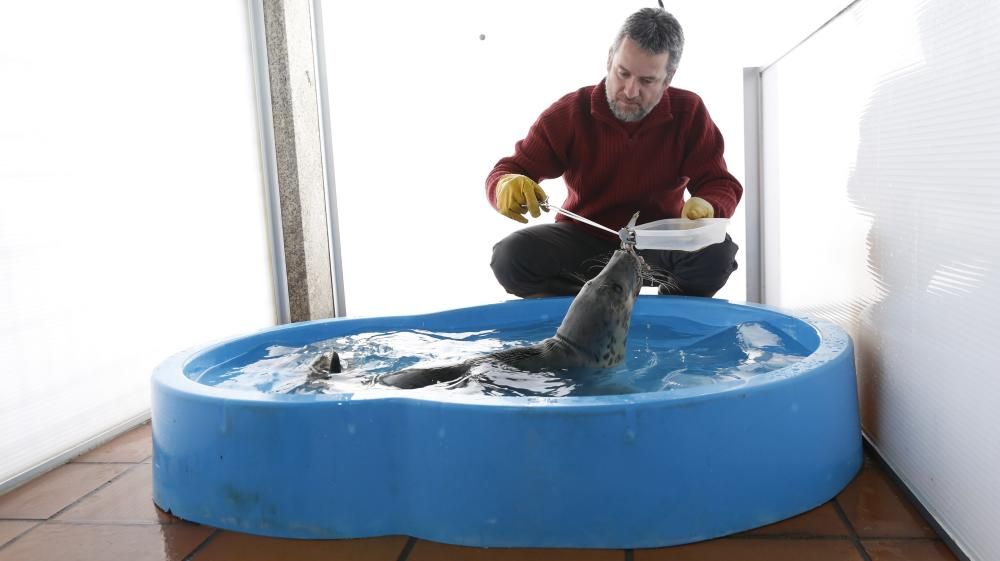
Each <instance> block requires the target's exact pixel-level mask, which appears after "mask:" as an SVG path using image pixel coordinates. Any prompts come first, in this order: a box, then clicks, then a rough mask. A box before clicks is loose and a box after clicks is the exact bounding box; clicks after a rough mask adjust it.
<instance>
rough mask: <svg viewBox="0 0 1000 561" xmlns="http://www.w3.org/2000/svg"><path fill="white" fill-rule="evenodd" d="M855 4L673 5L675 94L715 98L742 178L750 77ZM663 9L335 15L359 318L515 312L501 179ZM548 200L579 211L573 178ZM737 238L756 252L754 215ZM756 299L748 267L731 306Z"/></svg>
mask: <svg viewBox="0 0 1000 561" xmlns="http://www.w3.org/2000/svg"><path fill="white" fill-rule="evenodd" d="M843 4H844V1H843V0H836V1H832V0H824V1H822V2H819V1H818V2H812V3H803V2H792V1H787V0H785V1H779V0H771V1H766V2H759V3H753V4H750V3H746V2H739V1H735V0H726V1H724V2H723V1H720V2H711V3H677V4H675V5H671V6H670V7H669V8H670V9H671V10H672V12H673V13H674V14H675V15H676V16H677V17H678V19H679V20H680V22H681V24H682V25H683V26H684V28H685V32H686V36H687V46H686V49H685V53H684V58H683V59H682V61H681V65H680V70H679V71H678V73H677V76H676V77H675V80H674V85H675V86H677V87H681V88H686V89H691V90H694V91H695V92H697V93H699V94H700V95H701V96H702V97H703V98H704V99H705V101H706V104H707V106H708V108H709V111H710V112H711V114H712V116H713V118H714V119H715V121H716V123H717V124H718V125H719V128H720V129H721V130H722V133H723V135H724V137H725V139H726V160H727V163H728V164H729V167H730V170H731V171H732V172H733V174H734V175H736V176H737V177H738V178H740V179H742V176H743V113H742V110H743V108H742V67H743V66H747V65H748V64H749V65H760V64H762V63H763V62H765V61H766V60H773V59H774V58H775V57H776V56H777V55H778V54H779V53H780V51H779V50H778V49H781V48H787V47H788V45H790V44H793V43H794V42H796V41H798V40H800V39H801V38H803V37H805V36H806V34H807V33H808V31H809V30H811V29H813V28H815V27H816V26H817V25H818V24H819V23H821V22H822V21H825V19H827V18H829V17H830V16H831V15H833V14H834V13H836V11H837V9H839V7H842V5H843ZM651 5H655V3H652V4H651V3H649V2H597V1H592V0H591V1H583V2H580V1H573V2H569V1H553V2H536V1H526V0H511V1H508V2H485V1H479V0H473V1H470V2H461V3H459V2H447V1H440V0H437V1H433V0H432V1H430V2H397V1H389V2H372V3H362V2H325V3H324V4H323V21H322V22H321V23H322V25H323V26H324V34H325V37H326V47H327V50H326V52H325V53H324V54H325V57H326V64H327V68H328V76H329V83H328V84H327V87H328V88H329V91H330V103H331V114H332V136H333V139H332V140H333V143H334V148H333V155H334V156H333V157H334V167H335V174H336V188H337V197H338V206H339V212H340V217H339V228H340V234H341V238H342V248H343V265H344V275H345V291H346V300H347V312H348V314H349V315H386V314H406V313H417V312H421V311H428V310H437V309H444V308H451V307H457V306H465V305H475V304H483V303H488V302H492V301H497V300H503V299H506V298H508V295H507V294H506V293H504V291H503V289H502V288H500V286H499V285H498V284H497V282H496V280H495V279H494V277H493V273H492V271H491V270H490V268H489V261H490V255H491V248H492V246H493V244H494V243H496V242H497V241H499V240H500V239H501V238H503V237H504V236H505V235H507V234H509V233H510V232H512V231H513V230H515V229H517V228H519V227H520V224H518V223H516V222H513V221H511V220H509V219H507V218H504V217H503V216H501V215H499V214H497V213H496V212H495V211H494V210H493V209H492V208H491V207H490V206H489V204H488V203H487V202H486V198H485V194H484V187H483V184H484V181H485V179H486V175H487V174H488V173H489V171H490V169H492V167H493V165H494V164H495V163H496V161H497V160H498V159H500V158H501V157H503V156H506V155H509V154H511V153H512V151H513V147H514V143H515V142H516V141H517V140H519V139H521V138H523V136H524V135H525V134H526V133H527V131H528V127H529V126H530V125H531V124H532V122H534V120H535V119H536V118H537V117H538V115H539V114H540V113H541V112H542V111H543V110H544V109H545V108H547V107H548V106H549V105H550V104H551V103H552V102H554V101H555V100H556V99H558V98H559V97H561V96H562V95H563V94H565V93H568V92H570V91H573V90H575V89H577V88H579V87H582V86H584V85H587V84H595V83H597V82H598V81H600V80H601V78H603V77H604V75H605V72H606V68H605V65H606V62H607V53H608V47H609V46H610V44H611V41H612V39H613V37H614V35H615V33H617V31H618V27H619V26H620V25H621V22H622V21H623V20H624V19H625V17H627V16H628V15H629V14H630V13H632V12H634V11H635V10H637V9H639V8H641V7H646V6H651ZM719 14H725V15H726V17H719ZM779 21H780V22H781V24H780V25H779V23H778V22H779ZM804 22H808V24H807V25H805V24H804ZM762 29H767V30H768V31H767V32H766V33H763V32H762V31H761V30H762ZM480 36H484V39H480ZM542 186H543V187H544V188H545V189H546V191H547V192H548V193H549V195H550V197H551V198H552V199H553V200H554V201H561V200H563V198H564V197H565V185H564V184H563V183H562V181H561V180H559V179H557V180H549V181H545V182H543V185H542ZM540 220H542V221H551V220H552V217H551V216H544V217H543V218H542V219H540ZM609 226H611V227H614V228H618V227H620V226H622V225H620V224H618V225H615V224H612V225H609ZM730 233H731V234H732V236H733V238H734V239H735V240H736V241H737V243H739V244H740V245H743V238H744V227H743V209H742V206H741V207H740V208H739V209H738V210H737V214H736V216H735V217H734V219H733V221H732V224H731V227H730ZM743 259H744V254H743V252H741V253H740V254H739V255H738V260H739V261H740V263H741V264H742V263H743ZM745 290H746V285H745V277H744V275H743V270H742V268H741V270H740V271H738V272H737V273H735V274H734V275H733V277H732V278H731V280H730V281H729V284H728V285H727V286H726V287H725V288H724V289H723V291H722V292H720V293H719V296H720V297H723V298H730V299H734V300H743V299H744V298H745V294H746V291H745Z"/></svg>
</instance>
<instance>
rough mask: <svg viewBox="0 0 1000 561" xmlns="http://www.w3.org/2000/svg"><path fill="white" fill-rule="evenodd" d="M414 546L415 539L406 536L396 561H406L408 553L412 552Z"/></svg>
mask: <svg viewBox="0 0 1000 561" xmlns="http://www.w3.org/2000/svg"><path fill="white" fill-rule="evenodd" d="M416 544H417V538H414V537H413V536H408V539H407V540H406V543H405V544H403V550H402V551H400V552H399V557H397V558H396V561H406V559H407V558H408V557H409V556H410V552H411V551H413V546H415V545H416Z"/></svg>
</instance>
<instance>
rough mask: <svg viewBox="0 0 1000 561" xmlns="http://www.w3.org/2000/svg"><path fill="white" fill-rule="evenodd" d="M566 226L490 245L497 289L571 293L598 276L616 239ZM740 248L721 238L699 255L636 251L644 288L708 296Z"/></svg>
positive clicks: (534, 229)
mask: <svg viewBox="0 0 1000 561" xmlns="http://www.w3.org/2000/svg"><path fill="white" fill-rule="evenodd" d="M583 228H585V226H578V225H574V224H571V223H569V222H556V223H554V224H539V225H536V226H529V227H527V228H522V229H520V230H517V231H516V232H514V233H512V234H511V235H509V236H507V237H506V238H504V239H502V240H500V241H499V242H498V243H497V244H496V245H494V246H493V259H492V260H491V261H490V267H492V268H493V274H494V275H496V277H497V280H498V281H500V285H501V286H503V287H504V289H506V290H507V292H509V293H510V294H513V295H515V296H520V297H522V298H523V297H528V296H555V295H574V294H576V293H578V292H579V291H580V288H582V287H583V284H584V283H585V282H587V281H588V280H590V279H592V278H594V277H595V276H597V274H598V273H600V272H601V269H603V268H604V265H605V264H606V263H607V262H608V259H609V258H610V257H611V254H612V253H614V251H615V250H616V249H618V248H619V247H621V242H619V241H618V240H609V239H605V238H599V237H596V236H593V235H591V234H589V233H587V232H585V231H584V230H583ZM738 249H739V247H738V246H737V245H736V244H735V243H733V240H732V239H731V238H730V237H729V235H728V234H727V235H726V239H725V240H724V241H722V242H719V243H717V244H714V245H710V246H708V247H705V248H702V249H699V250H698V251H660V250H650V249H645V250H639V254H640V255H642V257H643V259H644V260H645V261H646V263H647V264H648V265H649V266H650V268H651V269H652V278H650V279H647V280H646V282H645V284H646V286H659V287H660V294H681V295H686V296H712V295H714V294H715V293H716V292H717V291H718V290H719V289H720V288H722V286H723V285H724V284H726V281H727V280H729V275H731V274H732V272H733V271H735V270H736V261H735V259H734V258H735V257H736V251H737V250H738Z"/></svg>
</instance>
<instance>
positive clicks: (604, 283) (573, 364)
mask: <svg viewBox="0 0 1000 561" xmlns="http://www.w3.org/2000/svg"><path fill="white" fill-rule="evenodd" d="M644 269H645V263H644V262H643V261H642V258H641V257H639V256H638V255H637V254H636V253H635V252H634V251H630V250H618V251H615V253H614V255H612V256H611V259H610V260H609V261H608V263H607V265H605V266H604V268H603V269H602V270H601V272H600V273H598V275H597V276H596V277H594V278H593V279H591V280H590V281H588V282H587V283H586V284H585V285H584V286H583V288H582V289H581V290H580V292H579V294H577V295H576V297H575V298H574V299H573V302H572V303H571V304H570V306H569V309H568V310H567V311H566V316H565V317H564V318H563V321H562V323H561V324H560V325H559V329H557V330H556V333H555V335H553V336H552V337H549V338H548V339H545V340H543V341H542V342H540V343H537V344H534V345H530V346H527V347H515V348H512V349H505V350H502V351H498V352H495V353H491V354H489V355H485V356H481V357H476V358H473V359H469V360H466V361H464V362H460V363H458V364H453V365H447V366H437V367H429V368H406V369H404V370H399V371H397V372H392V373H389V374H385V375H382V376H380V377H377V378H376V380H375V381H376V382H377V383H381V384H385V385H387V386H394V387H397V388H403V389H413V388H421V387H424V386H429V385H431V384H437V383H441V382H450V381H452V380H457V379H458V378H461V377H463V376H465V375H467V374H468V373H469V371H470V370H471V369H472V367H473V366H475V365H477V364H482V363H486V362H492V363H497V364H502V365H506V366H509V367H512V368H516V369H519V370H524V371H528V372H538V371H543V370H558V369H567V368H607V367H610V366H614V365H616V364H618V363H619V362H621V361H622V360H623V359H624V358H625V342H626V339H627V338H628V331H629V325H630V322H631V320H632V308H633V307H634V305H635V299H636V297H637V296H638V295H639V289H640V288H642V276H643V271H644ZM317 361H323V363H324V364H323V365H326V364H330V363H332V362H334V361H333V360H332V359H324V358H323V357H320V358H319V359H317Z"/></svg>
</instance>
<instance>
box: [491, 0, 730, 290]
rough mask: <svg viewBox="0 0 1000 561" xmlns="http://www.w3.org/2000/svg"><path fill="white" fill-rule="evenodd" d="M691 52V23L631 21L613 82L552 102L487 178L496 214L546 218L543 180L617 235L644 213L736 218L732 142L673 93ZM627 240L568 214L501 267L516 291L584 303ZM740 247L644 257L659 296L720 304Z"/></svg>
mask: <svg viewBox="0 0 1000 561" xmlns="http://www.w3.org/2000/svg"><path fill="white" fill-rule="evenodd" d="M683 47H684V35H683V32H682V30H681V26H680V24H679V23H678V22H677V20H676V19H675V18H674V17H673V16H672V15H670V14H669V13H667V12H666V11H664V10H663V9H657V8H644V9H642V10H639V11H638V12H636V13H634V14H632V15H631V16H629V17H628V19H626V20H625V23H624V25H623V26H622V28H621V30H620V31H619V33H618V36H617V38H616V39H615V41H614V43H613V44H612V46H611V49H610V51H609V53H608V74H607V77H606V78H605V79H604V80H602V81H601V82H600V83H599V84H597V85H596V86H587V87H584V88H582V89H580V90H577V91H576V92H573V93H570V94H568V95H566V96H564V97H563V98H562V99H560V100H558V101H556V102H555V103H554V104H552V106H551V107H549V108H548V109H547V110H546V111H545V112H543V113H542V115H541V116H540V117H539V118H538V120H537V121H535V124H534V125H532V127H531V129H530V130H529V131H528V135H527V136H526V137H525V138H524V139H523V140H521V141H519V142H517V143H516V144H515V147H514V154H513V155H511V156H508V157H506V158H503V159H501V160H500V161H499V162H497V164H496V166H495V167H494V168H493V171H492V172H490V174H489V177H488V178H487V179H486V194H487V197H488V198H489V200H490V203H491V204H492V205H493V206H494V208H496V209H497V211H498V212H500V213H501V214H503V215H504V216H507V217H509V218H511V219H513V220H517V221H518V222H522V223H527V219H526V218H525V216H524V214H525V213H531V216H532V217H538V216H539V215H540V213H539V205H538V203H539V202H540V201H544V200H545V199H546V195H545V191H543V190H542V188H541V187H540V186H539V185H538V182H540V181H542V180H544V179H549V178H554V177H559V176H562V177H563V179H564V181H565V182H566V186H567V188H568V196H567V198H566V201H565V202H564V203H563V205H562V206H563V208H565V209H567V210H569V211H572V212H574V213H576V214H578V215H581V216H583V217H585V218H588V219H590V220H593V221H594V222H597V223H599V224H603V225H604V226H607V227H609V228H611V229H613V230H617V229H619V228H621V227H623V226H625V225H626V223H627V222H628V220H629V218H630V217H631V216H632V214H633V213H634V212H636V211H639V222H640V224H641V223H646V222H652V221H654V220H659V219H662V218H677V217H684V218H690V219H696V218H711V217H726V218H728V217H730V216H732V214H733V211H734V210H735V209H736V205H737V204H738V203H739V201H740V197H741V195H742V193H743V188H742V187H741V186H740V184H739V182H738V181H737V180H736V178H734V177H733V176H732V175H731V174H730V173H729V172H728V171H727V169H726V163H725V160H724V159H723V139H722V135H721V134H720V133H719V130H718V128H716V126H715V123H713V122H712V119H711V118H710V117H709V115H708V111H707V110H706V109H705V105H704V103H702V101H701V99H700V98H699V97H698V96H697V95H695V94H694V93H692V92H689V91H685V90H680V89H677V88H671V87H669V86H670V81H671V79H672V78H673V76H674V73H675V72H676V70H677V65H678V63H679V62H680V58H681V52H682V50H683ZM685 188H687V190H688V191H689V192H690V193H691V197H690V198H689V199H688V200H687V201H686V202H685V201H684V190H685ZM619 243H620V242H619V240H618V238H617V237H615V236H613V235H611V234H610V233H605V232H603V231H601V230H599V229H596V228H594V227H592V226H588V225H586V224H582V223H578V222H575V221H573V220H571V219H568V218H566V217H564V216H563V215H558V216H556V222H555V223H554V224H541V225H535V226H530V227H527V228H523V229H521V230H518V231H516V232H514V233H513V234H511V235H509V236H507V237H506V238H504V239H503V240H501V241H500V242H499V243H497V244H496V245H495V246H494V247H493V259H492V261H491V263H490V266H491V267H492V268H493V272H494V274H495V275H496V277H497V280H498V281H499V282H500V284H501V285H502V286H503V287H504V288H505V289H506V290H507V292H509V293H511V294H514V295H517V296H520V297H524V298H530V297H538V296H552V295H573V294H576V293H577V292H579V290H580V288H581V287H582V286H583V284H584V283H585V282H586V281H587V280H589V279H591V278H593V277H594V276H595V275H596V274H597V273H598V272H599V271H600V269H601V267H602V265H603V261H606V258H607V256H608V255H609V254H610V253H611V252H612V251H613V250H614V249H616V247H618V245H619ZM737 249H738V247H737V246H736V244H735V243H733V241H732V239H730V238H729V236H726V239H725V241H723V242H720V243H718V244H715V245H711V246H708V247H706V248H704V249H701V250H699V251H695V252H685V251H654V250H643V251H640V253H641V254H642V256H643V258H644V259H645V260H646V262H647V263H648V264H649V265H650V266H651V267H652V269H653V271H654V276H655V277H656V281H653V282H655V284H658V285H659V287H660V289H659V292H660V294H684V295H692V296H712V295H714V294H715V293H716V291H718V290H719V289H720V288H722V286H723V285H724V284H725V283H726V281H727V280H728V279H729V275H730V274H731V273H732V272H733V271H735V270H736V262H735V261H734V257H735V255H736V251H737Z"/></svg>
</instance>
